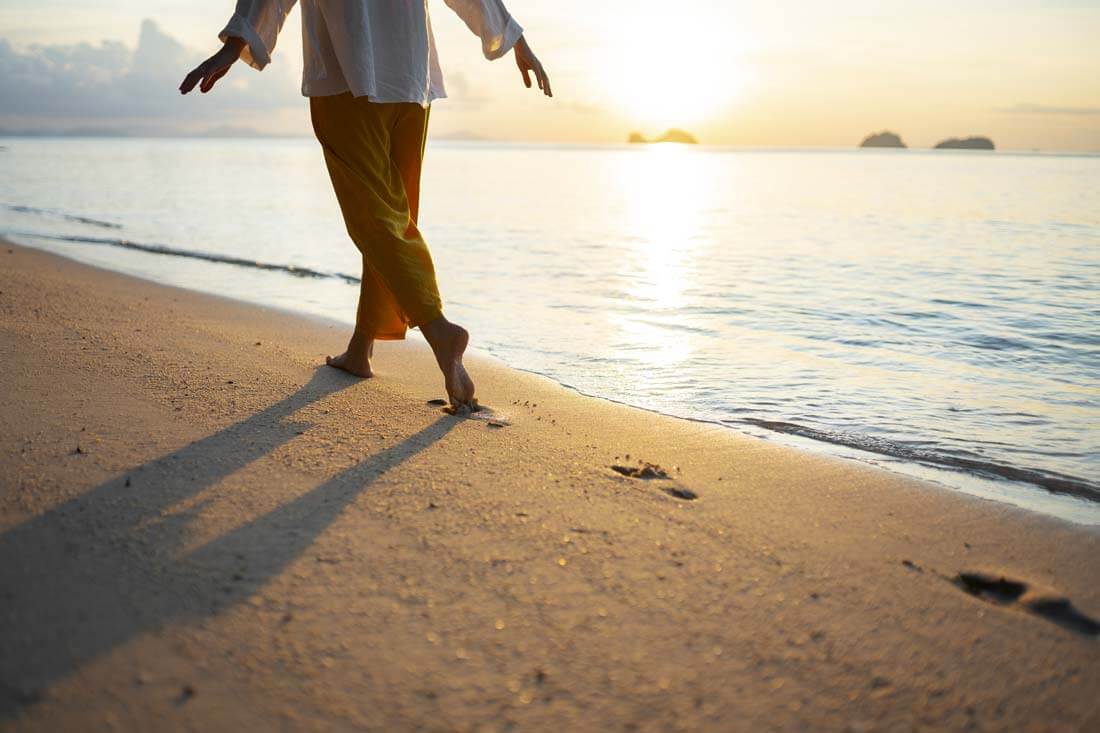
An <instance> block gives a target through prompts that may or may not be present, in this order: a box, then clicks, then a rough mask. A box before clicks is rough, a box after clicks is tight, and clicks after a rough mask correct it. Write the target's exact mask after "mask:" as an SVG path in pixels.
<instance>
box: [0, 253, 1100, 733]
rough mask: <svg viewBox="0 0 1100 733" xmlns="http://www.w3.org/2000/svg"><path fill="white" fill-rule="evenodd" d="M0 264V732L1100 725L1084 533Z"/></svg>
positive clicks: (511, 377) (712, 429) (326, 325)
mask: <svg viewBox="0 0 1100 733" xmlns="http://www.w3.org/2000/svg"><path fill="white" fill-rule="evenodd" d="M0 262H2V266H0V352H2V354H3V365H4V368H3V370H2V372H0V380H2V381H3V389H2V392H0V423H2V424H3V426H4V427H3V430H2V431H0V456H2V457H0V461H2V463H0V729H3V730H13V731H60V730H74V731H75V730H166V731H172V730H201V731H222V730H226V731H229V730H232V731H241V730H292V731H297V730H318V731H330V730H368V731H375V730H376V731H406V730H423V731H510V730H514V731H527V730H539V731H541V730H547V731H556V730H593V731H605V730H624V731H674V730H684V731H695V730H713V731H759V730H837V731H844V730H852V731H871V730H874V731H879V730H891V731H892V730H898V731H908V730H1028V731H1046V730H1050V731H1084V730H1097V729H1100V697H1098V696H1097V690H1100V636H1098V635H1097V632H1098V630H1100V629H1098V627H1096V626H1095V625H1094V621H1093V620H1094V619H1098V618H1100V572H1098V571H1097V559H1098V557H1100V533H1098V532H1097V531H1095V530H1092V529H1088V528H1084V527H1080V526H1074V525H1071V524H1068V523H1064V522H1061V521H1057V520H1053V519H1049V518H1046V517H1043V516H1040V515H1037V514H1031V513H1027V512H1024V511H1022V510H1019V509H1014V508H1011V507H1008V506H1005V505H1002V504H997V503H993V502H988V501H983V500H979V499H975V498H972V497H968V496H965V495H962V494H959V493H956V492H953V491H950V490H947V489H944V488H941V487H938V486H935V485H932V484H925V483H921V482H918V481H915V480H911V479H907V478H902V477H899V476H896V475H894V474H891V473H888V472H885V471H882V470H878V469H874V468H872V467H868V466H864V465H861V464H857V463H855V462H851V461H844V460H841V459H835V458H829V457H826V456H821V455H817V454H813V453H809V452H802V451H798V450H795V449H791V448H788V447H784V446H780V445H777V444H774V443H770V442H767V441H763V440H758V439H755V438H751V437H747V436H742V435H740V434H738V433H735V432H733V431H731V430H728V429H724V428H721V427H718V426H715V425H711V424H704V423H694V422H688V421H683V420H677V419H673V418H668V417H663V416H660V415H657V414H653V413H648V412H644V411H641V410H637V409H632V408H627V407H623V406H619V405H615V404H612V403H608V402H604V401H601V400H597V399H592V398H588V397H583V396H580V395H578V394H576V393H574V392H572V391H570V390H568V389H565V388H563V387H561V386H559V385H557V384H555V383H553V382H551V381H549V380H545V379H542V378H539V377H536V376H533V375H529V374H525V373H520V372H517V371H514V370H511V369H508V368H507V367H505V366H502V365H501V364H499V363H496V362H493V361H491V360H488V359H477V358H470V359H469V360H468V366H469V367H470V370H471V373H472V374H473V376H474V377H475V379H476V380H477V382H478V394H479V397H480V399H481V402H482V403H483V404H484V405H486V406H488V407H489V408H490V409H489V410H488V411H486V413H484V414H483V415H479V416H476V417H475V418H461V417H453V416H450V415H447V414H445V413H444V412H442V410H441V408H440V407H439V406H438V405H433V404H430V401H431V400H436V399H438V398H441V397H443V396H444V394H443V386H442V383H441V380H440V378H439V377H438V372H437V371H436V368H435V366H434V364H433V362H432V359H431V355H430V352H429V351H428V350H427V349H426V348H425V347H424V346H423V344H422V343H421V340H420V337H419V335H416V334H414V335H413V337H412V338H411V339H410V340H409V341H408V342H405V343H385V344H380V345H379V346H378V347H377V348H376V362H377V364H376V366H377V373H378V375H379V376H378V377H376V378H374V379H370V380H359V379H355V378H353V377H350V376H349V375H347V374H344V373H342V372H338V371H336V370H333V369H330V368H327V367H324V366H320V365H322V364H323V362H324V356H325V355H326V354H331V353H336V352H338V351H339V350H340V349H341V348H342V347H343V344H344V343H345V341H346V337H347V331H346V329H345V327H343V326H341V325H339V324H335V323H330V322H326V321H321V320H313V319H307V318H303V317H298V316H295V315H291V314H288V313H286V312H281V311H276V310H267V309H261V308H257V307H253V306H249V305H244V304H241V303H237V302H234V301H230V300H223V299H218V298H214V297H209V296H205V295H199V294H195V293H191V292H187V291H182V290H177V289H172V288H168V287H165V286H161V285H157V284H154V283H150V282H146V281H141V280H137V279H133V278H130V277H127V276H124V275H119V274H115V273H110V272H107V271H103V270H98V269H95V268H91V267H87V266H84V265H81V264H77V263H74V262H72V261H68V260H65V259H62V258H60V257H56V256H53V255H49V254H45V253H42V252H38V251H34V250H29V249H24V248H20V247H17V246H15V245H11V244H6V243H5V244H3V246H2V247H0ZM475 344H476V334H475ZM733 378H735V375H731V379H733ZM640 462H642V463H640ZM646 464H651V467H650V468H648V470H647V469H646ZM614 467H618V470H616V469H615V468H614ZM630 474H637V475H630Z"/></svg>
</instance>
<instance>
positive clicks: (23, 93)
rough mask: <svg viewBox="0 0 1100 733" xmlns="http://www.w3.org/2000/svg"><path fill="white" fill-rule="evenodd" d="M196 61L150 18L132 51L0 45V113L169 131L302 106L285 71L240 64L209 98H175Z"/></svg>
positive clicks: (118, 46) (13, 118)
mask: <svg viewBox="0 0 1100 733" xmlns="http://www.w3.org/2000/svg"><path fill="white" fill-rule="evenodd" d="M203 58H204V56H203V54H202V53H200V52H195V51H192V50H189V49H187V48H185V47H184V46H183V45H182V44H181V43H179V42H178V41H177V40H176V39H174V38H172V37H171V36H169V35H167V34H165V33H163V32H162V31H161V30H160V29H159V28H158V27H157V25H156V24H155V23H154V22H153V21H151V20H146V21H144V22H143V23H142V26H141V36H140V38H139V41H138V45H137V48H136V49H134V50H133V51H131V50H130V49H129V48H127V47H126V46H125V45H124V44H122V43H119V42H116V41H104V42H102V43H100V44H99V45H92V44H89V43H79V44H76V45H41V44H36V45H32V46H30V47H29V48H27V49H26V50H24V51H18V50H16V49H15V48H13V47H12V45H11V44H10V43H9V42H8V41H6V40H4V39H0V110H3V113H2V114H3V117H4V119H5V122H7V123H12V122H14V123H16V124H18V122H19V120H20V119H21V118H23V119H27V120H35V121H36V122H38V121H41V120H44V119H45V120H49V119H51V118H56V119H58V120H64V121H65V122H66V124H72V123H73V122H74V121H75V122H77V123H80V124H87V125H103V124H111V123H117V122H119V121H126V122H127V123H131V122H133V121H134V120H138V121H139V122H141V121H144V122H145V123H146V124H147V125H154V126H159V127H161V128H163V129H164V131H165V132H171V131H172V130H179V129H186V128H188V127H194V126H195V125H197V124H208V125H218V124H228V123H230V122H240V121H242V120H247V119H248V118H249V117H250V113H252V114H255V113H258V112H265V113H269V112H271V111H273V110H275V109H279V108H284V107H290V106H294V105H301V104H302V101H301V97H300V95H299V94H298V90H297V88H296V84H295V83H294V82H292V81H291V80H290V79H289V77H288V75H287V73H286V70H285V69H276V68H269V69H267V70H265V71H264V73H263V74H257V73H256V72H254V71H252V70H251V69H247V68H245V67H244V65H243V64H240V65H239V67H240V68H234V69H233V71H231V72H230V74H229V76H227V77H226V78H225V79H223V80H222V81H221V82H220V84H219V86H218V88H216V89H215V90H214V91H213V92H211V94H210V95H207V96H205V97H201V98H199V99H195V98H194V97H195V96H200V95H198V94H193V95H189V96H188V97H182V96H181V95H180V93H179V91H178V87H179V83H180V80H181V79H183V76H184V75H185V74H186V73H187V72H188V71H190V70H191V69H192V68H193V67H194V66H195V65H197V64H198V63H199V62H200V61H201V60H202V59H203ZM272 71H274V72H275V73H271V72H272Z"/></svg>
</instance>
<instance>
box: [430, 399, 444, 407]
mask: <svg viewBox="0 0 1100 733" xmlns="http://www.w3.org/2000/svg"><path fill="white" fill-rule="evenodd" d="M428 404H429V405H434V406H435V407H445V406H446V405H447V400H438V399H436V400H428Z"/></svg>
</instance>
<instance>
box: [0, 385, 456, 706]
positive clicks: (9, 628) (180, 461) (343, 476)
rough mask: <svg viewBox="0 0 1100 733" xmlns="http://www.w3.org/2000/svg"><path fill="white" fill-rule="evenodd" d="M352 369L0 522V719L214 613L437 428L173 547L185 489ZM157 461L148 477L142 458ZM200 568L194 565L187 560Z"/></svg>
mask: <svg viewBox="0 0 1100 733" xmlns="http://www.w3.org/2000/svg"><path fill="white" fill-rule="evenodd" d="M354 383H355V382H354V381H352V380H351V379H349V378H344V377H342V376H341V375H339V374H338V373H335V372H334V371H333V370H328V369H324V368H322V370H319V371H318V372H317V373H315V374H314V376H313V378H312V379H311V380H310V382H309V383H308V384H306V385H305V386H303V387H302V388H301V389H299V390H298V391H297V392H295V393H294V394H292V395H290V396H288V397H287V398H286V399H283V400H281V401H280V402H278V403H276V404H274V405H272V406H271V407H268V408H266V409H264V410H262V411H261V412H259V413H256V414H255V415H252V416H251V417H249V418H248V419H246V420H244V421H242V422H239V423H237V424H235V425H232V426H230V427H228V428H226V429H225V430H222V431H220V432H218V433H216V434H214V435H211V436H210V437H207V438H203V439H202V440H199V441H196V442H195V443H192V444H190V445H188V446H186V447H184V448H181V449H180V450H177V451H174V452H173V453H170V454H167V455H165V456H162V457H160V458H157V459H155V460H153V461H150V462H148V463H146V464H144V465H143V466H141V467H139V468H137V469H135V470H133V471H130V472H128V473H127V474H124V475H119V476H117V477H115V478H113V479H111V480H110V481H107V482H105V483H103V484H101V485H100V486H97V487H96V488H94V489H92V490H90V491H88V492H86V493H84V494H82V495H81V496H79V497H77V498H75V499H73V500H71V501H68V502H66V503H64V504H62V505H61V506H59V507H57V508H55V509H53V510H50V511H48V512H45V513H44V514H42V515H40V516H38V517H35V518H34V519H31V520H29V521H27V522H25V523H23V524H21V525H18V526H16V527H14V528H13V529H11V530H9V531H7V532H5V533H4V534H3V535H0V720H3V719H5V718H10V717H12V716H14V715H16V714H18V713H19V711H20V710H22V709H24V708H26V707H27V706H29V705H33V704H34V703H35V702H37V701H38V700H40V699H41V697H42V694H43V692H45V691H46V690H47V689H48V688H49V686H50V685H51V684H53V683H55V682H57V681H58V680H60V679H62V678H64V677H65V676H67V675H70V674H72V673H74V672H76V671H78V670H80V669H81V668H82V667H84V666H85V665H87V664H88V663H89V662H91V661H93V660H94V659H96V658H97V657H99V656H101V655H103V654H106V653H108V652H110V651H111V650H112V649H115V648H116V647H119V646H120V645H122V644H124V643H126V642H127V641H129V640H130V639H133V638H135V637H138V636H140V635H141V634H143V633H145V632H149V631H155V630H156V629H158V628H161V627H163V626H164V625H166V624H168V623H170V622H173V621H184V622H194V621H198V620H201V619H203V618H206V617H209V616H213V615H215V614H218V613H221V612H222V611H224V610H226V609H227V608H229V607H232V606H234V605H236V604H238V603H240V602H242V601H244V600H245V599H247V598H248V597H250V596H251V595H252V594H254V593H255V592H256V590H257V589H258V588H260V587H262V586H263V585H264V584H266V583H267V582H268V581H270V580H271V579H272V578H273V577H275V576H276V575H278V574H279V573H280V572H281V571H282V570H283V569H284V568H286V567H287V565H289V564H290V563H291V562H293V561H294V559H295V558H297V557H298V556H299V555H301V554H302V552H304V551H305V550H306V549H307V548H308V547H309V546H310V545H311V544H312V543H313V542H314V540H316V538H317V537H318V536H319V535H320V534H321V533H323V532H324V530H325V529H326V528H327V527H328V526H329V525H330V524H331V523H332V522H333V521H334V520H335V519H336V518H337V517H338V516H339V514H340V513H341V512H342V511H343V509H344V508H345V507H346V506H347V505H348V504H349V503H350V502H352V501H353V500H354V499H355V497H356V496H358V495H359V494H360V493H361V492H362V491H363V490H365V489H366V488H367V487H368V486H370V484H371V483H372V482H373V481H374V480H375V479H376V478H377V477H378V476H379V475H381V474H382V473H384V472H385V471H387V470H389V469H391V468H393V467H394V466H397V465H399V464H400V463H402V462H403V461H406V460H408V459H409V458H411V457H412V456H414V455H416V454H417V453H418V452H419V451H421V450H423V449H424V448H427V447H428V446H430V445H431V444H432V443H434V442H435V441H437V440H439V439H440V438H442V437H443V436H445V435H446V434H447V433H448V432H449V431H450V430H451V429H452V428H453V427H454V426H455V425H456V424H457V423H458V421H459V419H458V418H452V417H441V418H440V419H439V420H437V421H436V422H434V423H433V424H431V425H429V426H428V427H427V428H425V429H423V430H421V431H420V432H418V433H416V434H414V435H412V436H410V437H408V438H406V439H405V440H404V441H402V442H400V443H398V444H397V445H394V446H391V447H389V448H386V449H385V450H382V451H380V452H378V453H375V454H373V455H371V456H369V457H368V458H366V459H365V460H363V461H361V462H360V463H358V464H356V465H354V466H352V467H351V468H348V469H347V470H345V471H343V472H341V473H339V474H337V475H336V476H334V477H332V478H331V479H329V480H327V481H325V482H324V483H322V484H320V485H319V486H317V487H316V488H314V489H311V490H310V491H308V492H306V493H305V494H303V495H302V496H300V497H298V498H296V499H294V500H293V501H290V502H288V503H286V504H284V505H282V506H280V507H279V508H277V509H275V510H273V511H271V512H269V513H267V514H265V515H263V516H260V517H258V518H256V519H255V520H253V521H251V522H248V523H247V524H245V525H243V526H241V527H239V528H237V529H235V530H232V531H230V532H228V533H226V534H224V535H222V536H220V537H218V538H216V539H214V540H212V541H210V542H208V543H207V544H205V545H203V546H201V547H199V548H197V549H194V550H192V551H190V552H188V553H187V554H184V555H179V554H178V550H179V548H180V547H181V546H182V545H183V543H184V542H185V540H186V537H187V526H186V525H187V523H188V521H189V519H188V516H187V515H186V513H182V515H181V513H175V514H172V515H171V516H170V517H167V518H166V517H162V516H161V515H162V513H163V512H164V510H166V509H168V508H169V507H172V506H173V505H176V504H177V503H179V502H181V501H183V500H185V499H187V498H189V497H192V496H195V495H197V494H198V493H199V492H201V491H203V490H204V489H206V488H208V487H210V486H213V485H214V484H216V483H218V482H219V481H221V480H222V479H223V478H225V477H226V476H229V475H230V474H232V473H234V472H235V471H237V470H238V469H240V468H242V467H243V466H245V465H247V464H248V463H249V462H251V461H254V460H255V459H257V458H259V457H261V456H262V455H264V454H266V453H268V452H270V451H272V450H273V449H275V448H276V447H278V446H280V445H282V444H284V443H286V442H288V441H289V440H291V439H293V438H294V437H295V436H296V435H298V434H300V433H301V432H302V431H303V430H304V429H305V428H306V427H308V424H307V423H304V422H301V421H297V420H295V419H294V417H293V416H294V414H295V413H296V412H297V411H299V410H301V409H302V408H303V407H306V406H307V405H309V404H311V403H313V402H316V401H317V400H320V399H322V398H323V397H325V396H327V395H330V394H333V393H335V392H337V391H339V390H341V389H344V388H345V387H348V386H350V385H351V384H354ZM154 468H155V469H160V470H163V471H167V476H168V477H167V478H166V479H164V480H163V481H161V482H159V483H153V482H152V479H151V478H150V479H145V478H144V476H146V475H150V474H149V469H154ZM200 568H201V569H202V570H203V572H197V569H200Z"/></svg>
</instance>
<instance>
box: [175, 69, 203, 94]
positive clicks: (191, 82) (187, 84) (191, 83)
mask: <svg viewBox="0 0 1100 733" xmlns="http://www.w3.org/2000/svg"><path fill="white" fill-rule="evenodd" d="M202 77H203V67H202V66H198V67H196V68H195V69H194V70H193V71H192V72H191V73H190V74H188V75H187V76H185V77H183V83H182V84H180V94H187V93H188V92H189V91H191V90H192V89H194V88H195V85H196V84H198V83H199V80H200V79H202Z"/></svg>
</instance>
